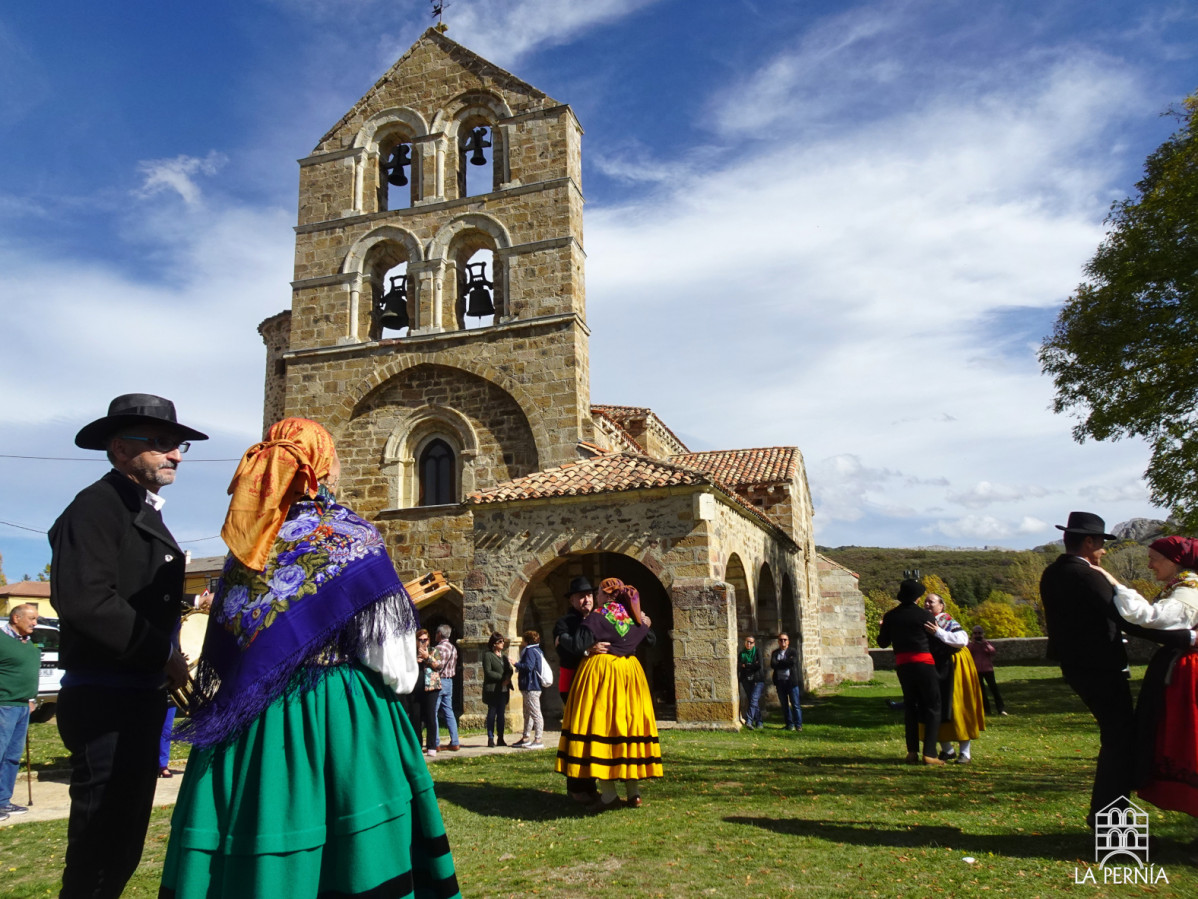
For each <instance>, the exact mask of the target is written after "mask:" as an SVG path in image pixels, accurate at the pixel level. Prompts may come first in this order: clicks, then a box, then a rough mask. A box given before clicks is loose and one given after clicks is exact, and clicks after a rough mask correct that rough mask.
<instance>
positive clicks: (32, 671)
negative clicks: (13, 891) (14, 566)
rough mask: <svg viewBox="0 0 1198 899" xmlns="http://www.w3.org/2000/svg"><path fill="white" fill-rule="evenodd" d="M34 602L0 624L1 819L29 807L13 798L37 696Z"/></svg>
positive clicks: (39, 657) (39, 655) (38, 660)
mask: <svg viewBox="0 0 1198 899" xmlns="http://www.w3.org/2000/svg"><path fill="white" fill-rule="evenodd" d="M36 624H37V606H35V605H33V603H22V604H21V605H19V606H13V608H12V610H11V611H10V612H9V613H8V623H7V624H4V625H0V821H3V820H5V819H6V818H9V817H10V816H12V815H20V814H24V813H25V812H27V811H29V809H27V808H25V806H23V805H16V804H15V803H14V802H13V801H12V791H13V790H14V789H15V788H16V785H17V772H18V771H19V770H20V768H21V751H22V750H23V749H24V748H25V733H26V731H27V730H28V728H29V712H30V710H31V709H32V708H33V706H34V701H35V700H36V699H37V678H38V672H39V670H40V669H41V663H42V650H41V648H40V647H39V646H38V645H37V644H36V643H34V642H33V641H32V640H30V639H29V638H30V636H31V635H32V634H33V628H34V626H35V625H36Z"/></svg>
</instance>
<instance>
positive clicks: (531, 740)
mask: <svg viewBox="0 0 1198 899" xmlns="http://www.w3.org/2000/svg"><path fill="white" fill-rule="evenodd" d="M546 675H548V677H546ZM546 680H548V683H546ZM516 682H517V685H518V686H519V687H520V695H521V696H523V697H524V734H523V736H521V737H520V741H519V742H518V743H513V744H512V748H514V749H544V748H545V744H544V743H542V742H541V736H542V734H543V733H544V730H545V719H544V717H543V716H542V715H541V690H542V689H543V688H544V687H548V686H552V685H553V672H552V671H551V670H550V668H549V663H548V662H546V661H545V654H544V653H543V652H542V651H541V635H540V633H539V632H538V631H532V630H529V631H525V632H524V643H523V648H522V649H521V650H520V660H519V661H518V662H516Z"/></svg>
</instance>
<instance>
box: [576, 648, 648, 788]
mask: <svg viewBox="0 0 1198 899" xmlns="http://www.w3.org/2000/svg"><path fill="white" fill-rule="evenodd" d="M556 770H557V773H558V774H564V775H566V776H567V777H594V778H596V779H598V780H643V779H644V778H646V777H661V775H662V770H661V744H660V742H659V741H658V739H657V721H656V719H655V718H654V717H653V699H652V697H651V696H650V695H649V684H648V682H647V681H646V680H645V672H644V669H642V668H641V663H640V662H638V661H637V660H636V658H635V657H634V656H627V657H620V656H614V655H610V654H608V655H595V656H591V657H590V658H588V659H587V660H586V661H585V662H583V664H582V667H581V668H579V669H578V672H577V673H576V674H575V675H574V682H573V683H572V684H571V685H570V698H569V699H568V700H567V701H566V710H565V712H564V713H563V716H562V736H561V739H560V740H559V741H558V744H557V766H556Z"/></svg>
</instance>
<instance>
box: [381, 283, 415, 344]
mask: <svg viewBox="0 0 1198 899" xmlns="http://www.w3.org/2000/svg"><path fill="white" fill-rule="evenodd" d="M374 315H375V318H376V319H378V323H379V325H380V326H381V327H383V328H390V329H391V330H392V331H398V330H400V329H401V328H406V327H408V326H409V325H410V324H411V322H410V321H409V320H408V276H407V275H395V276H394V277H393V278H392V279H391V289H390V290H388V291H387V292H386V293H385V294H384V295H383V296H382V298H381V299H379V300H378V301H377V302H376V303H375V306H374Z"/></svg>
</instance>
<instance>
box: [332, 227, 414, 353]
mask: <svg viewBox="0 0 1198 899" xmlns="http://www.w3.org/2000/svg"><path fill="white" fill-rule="evenodd" d="M423 261H424V251H423V248H422V247H421V246H420V241H419V240H417V239H416V236H415V235H414V234H412V232H411V231H408V230H407V229H406V228H401V227H399V226H398V225H381V226H379V227H378V228H375V229H373V230H372V231H370V232H369V233H367V234H364V235H363V236H362V237H360V238H359V239H358V240H356V241H354V244H353V246H352V247H350V249H349V252H348V253H346V254H345V259H344V260H343V261H342V263H341V274H343V275H346V276H348V281H347V283H348V285H349V291H350V296H349V316H348V320H349V328H350V332H349V334H348V335H346V336H348V337H350V338H351V339H354V340H357V339H360V336H361V335H367V336H369V337H370V338H372V339H377V338H378V337H380V336H382V334H381V331H380V329H379V327H378V324H377V323H376V322H375V320H374V317H373V315H372V311H373V309H374V304H375V302H376V301H377V300H378V299H379V298H381V297H382V296H383V295H384V294H385V293H386V292H387V290H388V289H389V288H390V287H391V286H392V285H391V284H389V283H388V281H389V279H388V277H387V276H388V273H389V272H391V271H393V270H394V269H396V267H397V266H400V265H403V266H404V267H405V269H406V278H405V279H404V285H405V287H406V290H407V310H408V318H409V321H410V323H411V327H412V328H413V329H414V328H416V327H419V326H421V324H423V323H422V322H421V311H420V300H421V285H420V279H419V278H417V277H414V274H415V272H416V270H418V269H419V268H420V267H421V263H422V262H423Z"/></svg>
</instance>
